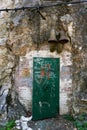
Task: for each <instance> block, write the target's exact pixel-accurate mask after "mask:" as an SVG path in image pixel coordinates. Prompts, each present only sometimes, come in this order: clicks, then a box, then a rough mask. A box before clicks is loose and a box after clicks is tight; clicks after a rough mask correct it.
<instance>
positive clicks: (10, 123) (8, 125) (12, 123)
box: [0, 120, 16, 130]
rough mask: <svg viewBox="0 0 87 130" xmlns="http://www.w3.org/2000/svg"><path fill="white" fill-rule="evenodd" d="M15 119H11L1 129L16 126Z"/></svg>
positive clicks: (10, 128) (5, 129)
mask: <svg viewBox="0 0 87 130" xmlns="http://www.w3.org/2000/svg"><path fill="white" fill-rule="evenodd" d="M15 125H16V124H15V121H14V120H12V121H9V122H8V123H7V124H6V126H5V127H4V128H0V130H12V128H13V127H14V126H15Z"/></svg>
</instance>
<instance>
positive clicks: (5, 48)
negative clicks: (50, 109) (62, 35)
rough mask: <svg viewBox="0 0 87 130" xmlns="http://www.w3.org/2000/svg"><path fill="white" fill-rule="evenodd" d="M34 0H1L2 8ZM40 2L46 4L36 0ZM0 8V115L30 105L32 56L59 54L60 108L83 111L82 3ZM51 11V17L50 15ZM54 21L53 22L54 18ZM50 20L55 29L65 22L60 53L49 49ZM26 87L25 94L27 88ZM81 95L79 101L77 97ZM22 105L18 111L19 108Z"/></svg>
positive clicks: (86, 31)
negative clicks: (43, 6) (38, 10)
mask: <svg viewBox="0 0 87 130" xmlns="http://www.w3.org/2000/svg"><path fill="white" fill-rule="evenodd" d="M37 1H38V0H34V1H31V0H30V1H28V0H23V1H20V0H15V1H12V0H10V1H8V2H7V3H5V0H3V1H1V4H0V5H1V6H0V8H15V7H22V6H30V5H33V6H34V5H35V4H36V3H37ZM38 2H39V4H40V5H41V4H49V2H48V1H47V2H46V1H38ZM40 11H41V13H42V15H43V16H44V17H45V18H46V20H44V19H43V18H42V17H41V16H40V14H39V13H38V12H37V10H29V9H28V10H24V11H23V10H20V11H17V12H15V11H13V12H0V29H1V31H0V116H1V118H5V117H7V116H8V117H9V118H14V117H15V115H17V118H18V117H19V116H20V115H22V114H26V113H27V114H29V112H31V108H32V87H33V86H32V82H33V73H32V71H33V57H34V56H37V57H38V56H41V57H59V58H60V114H65V113H71V112H73V113H77V112H82V110H83V111H85V110H84V109H83V106H85V109H86V105H85V102H86V99H84V98H85V96H84V94H85V92H86V86H87V81H86V78H87V74H86V67H87V65H86V63H87V62H86V59H87V55H86V47H87V45H86V40H87V36H86V34H87V29H86V27H87V22H86V13H87V12H86V9H85V5H84V4H82V5H80V6H78V5H67V6H64V5H63V6H61V7H60V6H56V7H49V8H42V9H41V10H40ZM53 16H54V17H55V19H53ZM53 21H54V22H53ZM52 26H54V27H55V30H56V34H58V32H59V31H60V30H61V29H63V28H64V30H66V31H67V33H68V36H69V42H68V43H67V44H65V45H64V46H63V50H62V52H61V53H57V51H56V50H55V51H54V52H50V46H49V44H48V39H49V37H50V32H51V29H52ZM25 93H26V94H25ZM78 101H79V102H78ZM19 109H21V111H19Z"/></svg>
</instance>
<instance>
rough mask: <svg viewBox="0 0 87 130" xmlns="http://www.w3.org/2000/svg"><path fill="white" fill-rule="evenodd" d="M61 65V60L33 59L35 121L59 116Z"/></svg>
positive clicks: (33, 108)
mask: <svg viewBox="0 0 87 130" xmlns="http://www.w3.org/2000/svg"><path fill="white" fill-rule="evenodd" d="M59 64H60V62H59V58H41V57H35V58H34V59H33V101H32V114H33V120H39V119H44V118H50V117H55V116H57V115H58V112H59Z"/></svg>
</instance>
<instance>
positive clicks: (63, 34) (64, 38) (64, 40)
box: [58, 30, 69, 44]
mask: <svg viewBox="0 0 87 130" xmlns="http://www.w3.org/2000/svg"><path fill="white" fill-rule="evenodd" d="M58 42H59V43H62V44H65V43H67V42H69V38H68V37H67V35H66V32H65V31H63V30H61V31H60V38H59V41H58Z"/></svg>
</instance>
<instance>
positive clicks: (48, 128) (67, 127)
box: [28, 116, 74, 130]
mask: <svg viewBox="0 0 87 130" xmlns="http://www.w3.org/2000/svg"><path fill="white" fill-rule="evenodd" d="M28 127H30V128H32V130H74V128H73V123H72V122H70V121H67V120H65V119H64V118H63V117H62V116H59V117H57V118H50V119H45V120H39V121H32V120H31V121H29V122H28Z"/></svg>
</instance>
